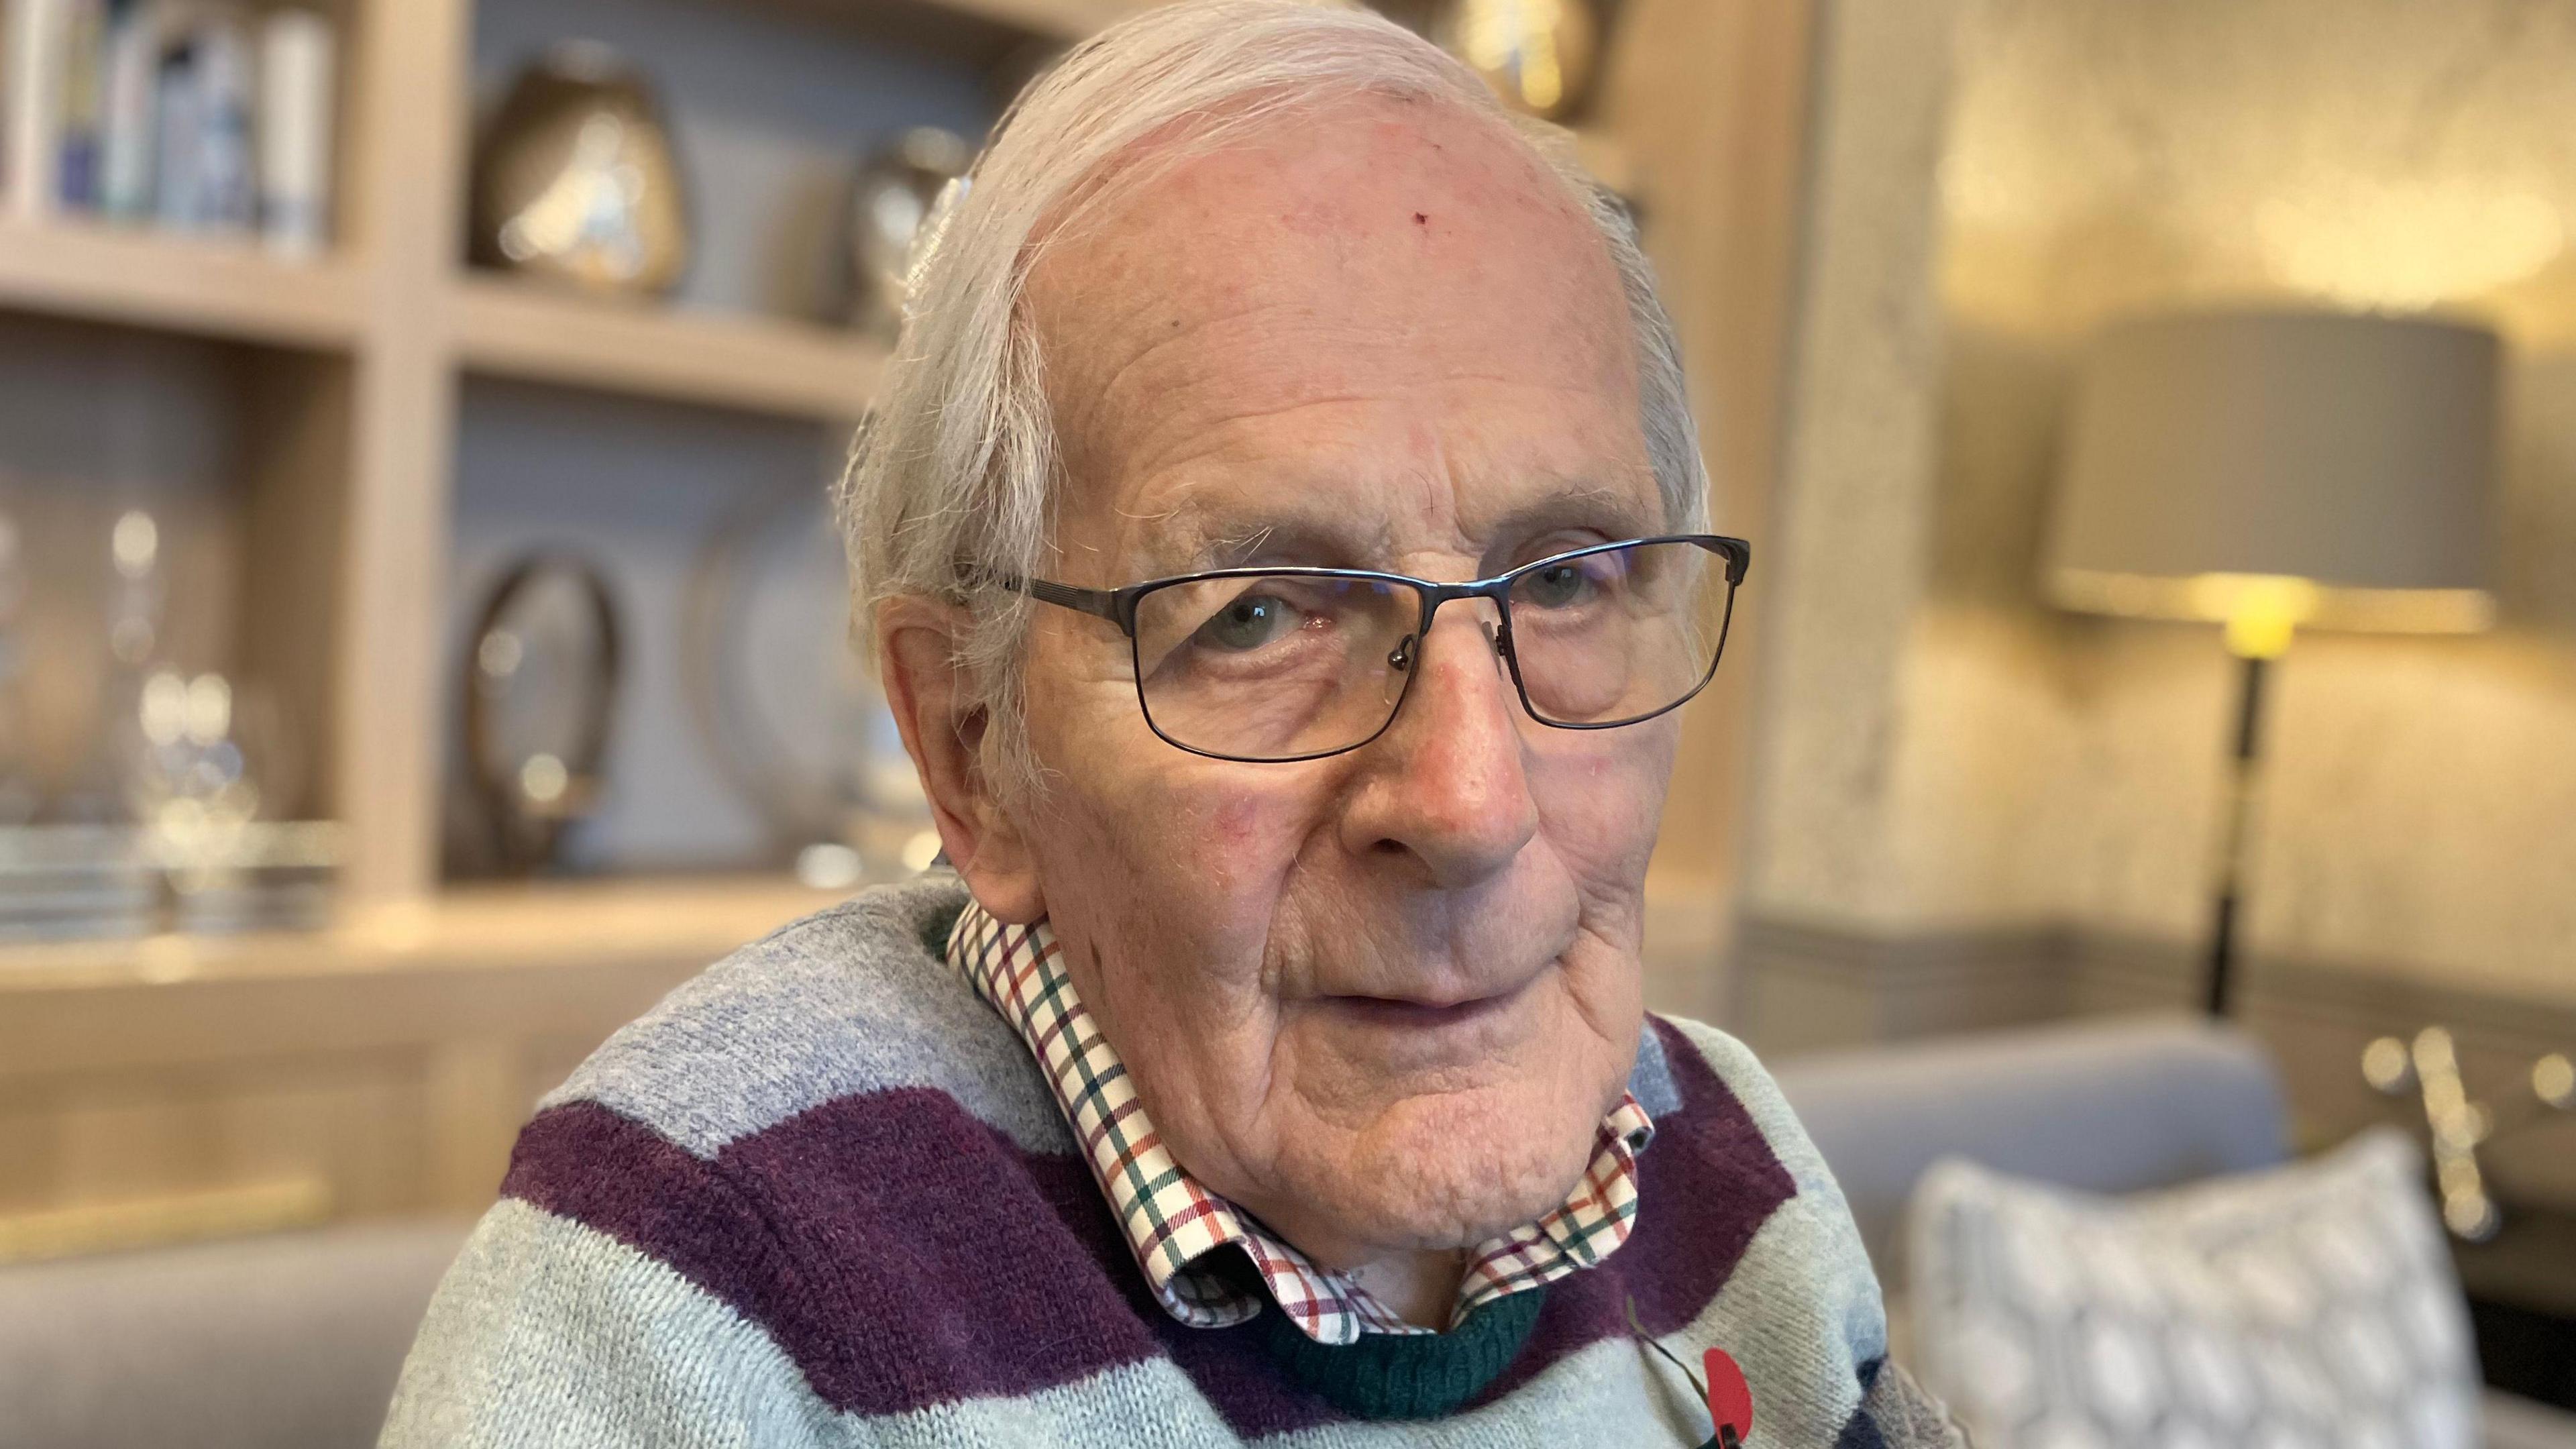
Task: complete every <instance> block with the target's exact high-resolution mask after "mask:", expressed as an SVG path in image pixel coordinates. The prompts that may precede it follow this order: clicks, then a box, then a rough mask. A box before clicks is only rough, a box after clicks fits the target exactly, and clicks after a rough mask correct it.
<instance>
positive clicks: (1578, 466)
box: [1022, 100, 1677, 1266]
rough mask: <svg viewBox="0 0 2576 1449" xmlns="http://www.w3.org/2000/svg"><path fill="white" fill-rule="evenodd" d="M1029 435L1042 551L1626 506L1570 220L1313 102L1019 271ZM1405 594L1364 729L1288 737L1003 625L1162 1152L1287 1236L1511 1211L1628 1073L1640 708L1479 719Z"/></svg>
mask: <svg viewBox="0 0 2576 1449" xmlns="http://www.w3.org/2000/svg"><path fill="white" fill-rule="evenodd" d="M1029 300H1030V305H1031V308H1032V312H1033V316H1034V320H1035V322H1036V324H1037V326H1038V328H1039V336H1040V338H1041V341H1042V345H1043V349H1044V354H1045V356H1046V358H1047V359H1048V368H1049V374H1048V387H1049V392H1050V394H1051V399H1052V402H1053V405H1054V408H1055V416H1056V419H1057V425H1058V428H1059V431H1060V434H1061V437H1062V440H1063V446H1064V450H1065V456H1064V463H1065V468H1066V474H1067V485H1066V492H1065V494H1064V497H1063V500H1062V505H1061V511H1060V514H1059V518H1058V524H1057V533H1056V542H1057V556H1056V558H1055V559H1054V560H1053V561H1052V562H1051V564H1050V576H1052V577H1054V578H1056V579H1058V580H1060V581H1063V582H1068V583H1074V584H1080V585H1086V586H1091V587H1097V588H1110V587H1115V586H1118V585H1122V584H1127V583H1132V582H1136V581H1138V580H1142V579H1148V578H1156V577H1162V576H1166V575H1170V574H1174V573H1181V572H1186V571H1189V570H1192V569H1198V568H1209V567H1219V566H1231V565H1238V564H1260V563H1278V564H1287V565H1320V566H1335V567H1346V568H1370V569H1383V570H1389V571H1394V572H1400V573H1406V574H1411V575H1415V576H1417V577H1422V578H1428V579H1436V580H1459V579H1470V578H1481V577H1489V576H1491V575H1493V574H1496V573H1499V572H1502V571H1503V570H1505V569H1507V568H1510V567H1512V566H1514V565H1517V564H1521V563H1526V562H1529V561H1531V560H1533V559H1536V558H1540V557H1543V556H1545V555H1547V554H1551V553H1556V552H1560V551H1563V550H1565V549H1569V548H1576V547H1581V546H1582V545H1585V544H1589V543H1597V542H1603V541H1608V540H1613V539H1619V538H1626V537H1634V536H1637V535H1640V534H1649V533H1655V532H1660V531H1662V529H1663V525H1664V522H1665V519H1664V514H1663V508H1662V504H1661V501H1660V497H1659V495H1658V493H1657V490H1656V486H1655V480H1654V477H1653V474H1652V471H1651V469H1650V467H1649V464H1648V461H1647V457H1646V453H1645V443H1644V438H1643V436H1642V433H1641V430H1640V427H1639V422H1638V398H1637V383H1636V376H1635V370H1636V369H1635V348H1634V345H1633V342H1632V339H1631V335H1630V332H1629V327H1628V320H1627V314H1626V311H1625V308H1624V305H1623V303H1622V300H1621V293H1620V290H1619V283H1618V278H1617V274H1616V271H1615V270H1614V268H1613V266H1612V263H1611V261H1610V258H1609V256H1608V253H1607V251H1606V249H1605V248H1604V246H1603V244H1602V242H1601V241H1600V239H1599V238H1598V236H1597V235H1596V234H1595V233H1594V231H1593V230H1592V228H1591V227H1590V225H1589V224H1588V222H1587V221H1586V220H1585V218H1584V217H1583V215H1582V213H1581V212H1580V210H1579V209H1578V208H1577V205H1576V203H1575V202H1574V201H1573V200H1572V199H1571V198H1569V197H1567V196H1565V195H1564V194H1563V191H1562V189H1561V188H1560V187H1559V186H1557V185H1556V184H1555V183H1553V182H1552V181H1551V180H1550V179H1549V178H1548V177H1547V176H1546V175H1545V174H1544V173H1543V172H1542V171H1541V169H1540V168H1539V167H1538V165H1537V164H1536V163H1535V162H1533V161H1531V160H1529V159H1527V158H1526V157H1525V156H1524V155H1523V154H1522V153H1521V152H1520V151H1519V150H1518V149H1516V148H1515V146H1514V145H1513V144H1512V143H1511V142H1510V140H1509V138H1508V137H1506V136H1505V135H1503V134H1502V133H1501V132H1499V130H1497V129H1494V128H1492V127H1490V126H1489V125H1488V124H1487V123H1485V122H1481V121H1478V120H1474V119H1471V118H1468V117H1465V116H1463V115H1462V114H1460V113H1457V112H1454V111H1451V110H1449V109H1447V108H1445V107H1440V106H1435V105H1428V104H1414V103H1406V102H1401V101H1395V100H1373V101H1363V102H1354V103H1351V104H1348V105H1343V106H1339V107H1337V108H1335V109H1334V110H1332V111H1331V112H1329V113H1325V114H1319V115H1316V116H1313V117H1309V118H1305V119H1300V120H1298V121H1295V122H1290V123H1284V124H1281V125H1278V126H1275V127H1271V128H1268V129H1266V130H1265V131H1263V132H1262V133H1261V134H1259V135H1257V136H1255V137H1254V138H1253V139H1251V140H1249V141H1242V142H1237V143H1235V144H1232V145H1230V146H1228V147H1226V148H1225V149H1223V150H1221V151H1220V152H1218V153H1217V154H1215V155H1213V156H1210V157H1206V158H1203V159H1199V160H1196V161H1192V162H1189V163H1187V164H1185V165H1183V166H1181V167H1180V168H1178V169H1177V170H1175V171H1173V172H1171V173H1169V174H1168V175H1165V176H1163V177H1161V178H1159V179H1157V180H1155V181H1154V182H1152V183H1151V184H1150V185H1148V186H1147V187H1145V188H1144V189H1142V190H1141V191H1138V192H1136V193H1135V194H1133V195H1130V196H1127V197H1125V198H1122V199H1120V200H1119V201H1117V202H1116V203H1114V204H1113V205H1111V206H1109V207H1108V208H1107V209H1106V212H1105V214H1102V215H1098V216H1096V217H1093V218H1090V219H1086V220H1085V221H1084V222H1083V223H1082V224H1081V225H1080V226H1079V227H1077V228H1075V229H1074V230H1073V231H1072V232H1070V233H1068V234H1066V235H1064V236H1061V237H1060V238H1059V239H1058V240H1057V241H1056V243H1055V244H1054V245H1053V247H1052V248H1051V250H1050V251H1049V252H1048V253H1047V255H1046V256H1045V258H1044V259H1043V261H1042V262H1041V263H1040V265H1039V266H1038V268H1037V269H1036V271H1035V273H1034V275H1033V276H1032V279H1031V287H1030V293H1029ZM1492 618H1493V614H1492V608H1491V605H1489V604H1486V603H1484V602H1482V601H1468V602H1466V603H1463V604H1452V605H1450V606H1448V607H1447V608H1445V609H1443V610H1442V611H1441V614H1440V616H1439V620H1438V623H1437V625H1436V627H1434V628H1433V630H1432V631H1431V632H1430V634H1429V635H1428V636H1427V638H1426V640H1425V642H1424V644H1423V646H1422V648H1421V651H1420V655H1419V658H1418V661H1417V662H1416V663H1415V664H1414V666H1413V667H1414V669H1415V670H1416V671H1417V673H1416V677H1415V678H1414V680H1413V682H1412V684H1411V688H1410V693H1409V694H1408V695H1407V696H1406V698H1405V700H1404V704H1403V708H1402V710H1401V712H1400V713H1399V714H1398V715H1397V717H1396V719H1395V722H1394V724H1393V725H1392V727H1391V728H1389V729H1388V730H1387V732H1386V733H1385V734H1384V735H1382V736H1380V737H1379V738H1378V739H1377V740H1375V741H1374V742H1372V743H1370V744H1368V745H1366V746H1365V747H1363V748H1360V749H1358V750H1355V751H1352V752H1350V753H1347V754H1343V755H1338V756H1334V757H1332V758H1328V759H1322V760H1314V761H1308V762H1304V763H1298V764H1241V763H1231V762H1226V761H1220V760H1213V759H1206V758H1201V757H1199V756H1196V755H1192V754H1189V753H1186V752H1184V751H1182V750H1179V749H1176V748H1174V747H1173V746H1171V745H1169V744H1166V743H1164V742H1163V741H1161V740H1159V739H1157V738H1156V737H1155V736H1154V735H1153V734H1152V733H1151V732H1150V731H1149V730H1148V728H1147V725H1146V722H1145V720H1144V718H1143V716H1142V714H1141V712H1140V711H1139V709H1138V706H1137V694H1136V684H1135V679H1134V670H1133V665H1132V662H1131V656H1130V653H1129V650H1128V647H1127V644H1126V641H1125V640H1124V639H1123V638H1122V637H1121V636H1120V635H1119V633H1118V631H1117V630H1116V629H1115V628H1114V627H1112V626H1110V625H1108V624H1105V623H1103V622H1102V621H1100V620H1098V619H1094V618H1091V617H1088V616H1085V615H1081V614H1077V613H1074V612H1071V611H1068V610H1062V609H1041V610H1039V611H1037V618H1036V624H1035V632H1034V635H1033V637H1032V639H1031V643H1030V648H1029V652H1028V656H1027V663H1026V671H1027V672H1026V689H1027V703H1028V712H1029V738H1030V743H1031V745H1032V747H1033V749H1034V751H1035V753H1036V755H1037V758H1038V760H1039V762H1040V763H1041V765H1042V766H1043V767H1044V769H1045V771H1046V772H1047V776H1048V788H1047V790H1046V792H1045V795H1044V798H1043V800H1042V801H1040V802H1038V803H1035V804H1033V805H1031V806H1029V807H1027V808H1028V816H1027V818H1026V820H1025V821H1023V822H1022V831H1023V834H1024V835H1025V837H1026V840H1027V845H1028V849H1029V851H1030V853H1031V860H1032V863H1033V868H1034V873H1035V877H1036V882H1037V888H1038V893H1039V895H1040V896H1041V897H1042V904H1043V909H1044V910H1045V912H1046V913H1047V915H1048V916H1049V917H1050V918H1051V919H1052V921H1053V923H1054V926H1055V929H1056V932H1057V934H1058V936H1059V938H1060V939H1061V941H1062V942H1063V945H1064V950H1065V955H1066V963H1067V966H1068V968H1069V970H1070V971H1071V972H1072V975H1073V978H1074V984H1075V986H1076V988H1077V989H1078V990H1079V991H1080V992H1081V994H1082V998H1083V1000H1084V1002H1085V1003H1086V1004H1087V1005H1088V1006H1089V1008H1090V1009H1091V1011H1092V1012H1093V1014H1094V1015H1095V1016H1097V1018H1098V1019H1099V1022H1100V1026H1101V1029H1102V1030H1103V1031H1104V1032H1105V1033H1107V1035H1108V1038H1109V1041H1110V1043H1111V1045H1113V1046H1114V1047H1116V1048H1117V1050H1118V1052H1119V1054H1120V1055H1121V1056H1122V1057H1123V1058H1124V1059H1125V1061H1126V1063H1127V1065H1128V1068H1129V1070H1130V1072H1131V1073H1132V1075H1133V1076H1134V1079H1135V1082H1136V1086H1137V1090H1138V1092H1139V1093H1140V1094H1141V1096H1142V1098H1143V1103H1144V1106H1145V1110H1146V1111H1147V1112H1148V1113H1149V1114H1150V1115H1151V1116H1152V1118H1153V1121H1154V1123H1155V1125H1156V1127H1157V1128H1158V1129H1159V1130H1160V1131H1161V1133H1162V1135H1163V1137H1164V1139H1165V1141H1166V1142H1167V1144H1168V1145H1169V1146H1170V1147H1171V1148H1172V1150H1173V1152H1174V1154H1175V1155H1176V1156H1177V1158H1178V1159H1179V1160H1180V1162H1181V1163H1182V1164H1183V1165H1184V1166H1185V1167H1187V1168H1188V1169H1189V1170H1190V1171H1191V1172H1192V1173H1194V1174H1196V1175H1197V1176H1198V1177H1199V1178H1200V1179H1201V1180H1202V1181H1204V1182H1205V1183H1206V1184H1207V1185H1208V1186H1209V1187H1211V1188H1212V1189H1214V1190H1216V1191H1217V1192H1220V1193H1222V1194H1224V1195H1225V1196H1226V1197H1228V1198H1230V1199H1232V1200H1234V1201H1235V1202H1237V1203H1239V1204H1241V1205H1243V1206H1244V1207H1246V1208H1248V1209H1250V1210H1251V1211H1253V1212H1254V1213H1255V1214H1257V1215H1258V1216H1260V1217H1261V1218H1262V1219H1264V1220H1265V1221H1267V1222H1268V1223H1269V1224H1270V1225H1271V1226H1272V1227H1274V1228H1276V1229H1277V1230H1279V1231H1280V1232H1281V1233H1282V1234H1284V1235H1285V1236H1286V1237H1288V1238H1289V1240H1290V1241H1292V1242H1294V1243H1296V1244H1297V1245H1298V1246H1300V1247H1301V1248H1303V1249H1305V1250H1306V1251H1307V1252H1309V1253H1310V1254H1313V1255H1315V1256H1317V1257H1318V1258H1319V1259H1321V1260H1322V1261H1324V1262H1326V1263H1327V1264H1330V1265H1334V1266H1349V1265H1355V1264H1357V1263H1359V1262H1363V1261H1367V1260H1370V1259H1373V1258H1375V1257H1377V1256H1379V1255H1382V1254H1385V1253H1389V1252H1394V1251H1403V1250H1421V1249H1436V1248H1448V1247H1462V1246H1466V1245H1468V1244H1471V1243H1473V1242H1475V1241H1478V1240H1480V1239H1482V1238H1484V1237H1487V1236H1490V1235H1492V1234H1494V1233H1497V1232H1500V1231H1503V1230H1506V1229H1508V1228H1510V1227H1512V1226H1515V1225H1517V1224H1520V1223H1523V1222H1526V1221H1528V1220H1530V1219H1532V1218H1535V1217H1537V1216H1539V1215H1540V1214H1542V1213H1544V1212H1546V1211H1547V1210H1549V1209H1550V1208H1553V1207H1554V1206H1556V1204H1557V1203H1558V1202H1559V1201H1560V1200H1561V1199H1562V1197H1563V1195H1564V1194H1565V1192H1566V1191H1567V1190H1568V1189H1569V1187H1570V1186H1571V1185H1572V1183H1573V1181H1574V1180H1575V1178H1576V1177H1577V1175H1578V1174H1579V1173H1580V1172H1581V1171H1582V1169H1583V1167H1584V1165H1585V1163H1586V1162H1587V1160H1588V1158H1589V1156H1590V1152H1591V1149H1592V1145H1593V1136H1594V1131H1595V1128H1596V1127H1597V1126H1598V1124H1599V1121H1600V1119H1601V1116H1602V1114H1603V1112H1604V1111H1606V1110H1607V1109H1608V1107H1609V1106H1610V1105H1611V1104H1612V1103H1613V1102H1614V1101H1615V1100H1616V1099H1617V1096H1618V1093H1619V1090H1620V1087H1621V1085H1622V1084H1623V1082H1624V1080H1625V1078H1626V1075H1627V1073H1628V1071H1629V1069H1630V1067H1631V1065H1632V1063H1633V1059H1634V1056H1635V1052H1636V1046H1637V1034H1638V1029H1639V1026H1640V1023H1641V1017H1642V1005H1641V1001H1640V985H1639V981H1640V972H1639V966H1638V950H1639V930H1640V925H1641V916H1642V905H1641V895H1642V883H1643V880H1644V876H1645V869H1646V858H1647V854H1648V851H1649V849H1650V847H1651V845H1652V843H1653V840H1654V835H1655V825H1656V821H1657V817H1658V815H1659V814H1660V811H1661V808H1662V801H1663V794H1664V786H1665V781H1666V777H1667V776H1668V774H1669V772H1670V769H1671V765H1672V758H1673V750H1674V743H1675V739H1676V736H1677V726H1676V724H1675V722H1674V720H1673V719H1672V717H1669V716H1667V717H1665V718H1663V719H1658V720H1654V721H1650V722H1648V723H1645V724H1641V725H1635V726H1630V727H1628V728H1624V729H1616V730H1606V731H1598V732H1587V731H1573V730H1555V729H1548V728H1546V727H1543V726H1540V725H1538V724H1536V723H1535V722H1533V721H1532V720H1530V719H1529V718H1528V716H1527V715H1526V714H1525V713H1524V712H1523V710H1522V708H1521V706H1520V704H1519V701H1518V699H1517V697H1516V696H1515V694H1514V692H1513V689H1512V684H1511V680H1510V677H1509V675H1508V673H1507V672H1506V670H1505V667H1504V664H1503V662H1502V660H1501V659H1500V658H1499V657H1498V655H1497V654H1496V652H1495V649H1494V647H1493V645H1492V644H1491V643H1490V642H1489V639H1488V635H1487V633H1486V625H1487V624H1488V623H1489V622H1491V620H1492Z"/></svg>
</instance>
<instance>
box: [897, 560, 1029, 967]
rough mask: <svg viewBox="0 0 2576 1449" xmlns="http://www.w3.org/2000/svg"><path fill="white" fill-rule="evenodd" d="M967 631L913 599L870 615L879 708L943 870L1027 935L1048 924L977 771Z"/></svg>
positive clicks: (1023, 858) (960, 621)
mask: <svg viewBox="0 0 2576 1449" xmlns="http://www.w3.org/2000/svg"><path fill="white" fill-rule="evenodd" d="M969 622H970V621H969V618H968V615H967V612H966V611H965V610H964V609H961V608H959V607H957V606H956V605H954V604H944V603H941V602H939V601H938V600H936V599H927V598H921V597H917V596H905V597H901V598H894V599H888V600H886V601H885V603H883V604H882V605H880V606H878V609H877V658H878V660H879V661H880V667H881V668H882V670H883V671H884V675H885V693H886V703H887V705H888V706H890V707H891V708H892V709H893V711H894V721H895V726H896V728H898V729H900V730H902V731H903V747H904V749H905V750H906V751H908V752H909V753H910V754H911V755H912V764H913V768H914V769H916V770H918V771H920V772H921V788H922V790H923V792H924V793H926V794H927V795H928V796H929V797H930V814H931V820H932V823H933V824H935V825H936V826H938V828H939V842H940V844H941V845H942V846H944V847H946V849H947V851H948V863H949V864H950V865H953V866H955V867H956V868H957V873H958V874H959V875H961V876H963V877H965V879H966V887H967V889H969V890H971V891H973V892H974V893H975V899H976V900H977V901H978V902H979V903H981V904H982V905H983V907H984V909H986V910H988V911H991V912H992V913H993V914H994V915H995V916H996V917H998V918H999V919H1001V920H1004V921H1007V922H1010V923H1011V924H1013V925H1026V924H1028V923H1029V922H1032V921H1035V920H1036V919H1038V918H1039V917H1040V916H1043V915H1045V914H1046V895H1045V893H1044V892H1043V891H1041V890H1040V889H1039V888H1038V881H1037V866H1036V861H1035V860H1034V858H1033V857H1032V856H1031V854H1030V852H1029V848H1028V839H1027V836H1026V835H1025V834H1024V833H1023V832H1022V830H1021V827H1020V823H1019V822H1018V821H1017V820H1015V819H1014V818H1012V816H1011V814H1010V813H1009V812H1008V811H1006V810H1004V809H1003V808H1002V802H1001V798H1000V796H999V795H998V793H997V792H996V791H995V790H994V788H993V782H992V778H991V776H990V775H988V774H987V773H986V771H985V769H984V751H983V746H984V734H985V729H986V726H987V725H988V723H989V721H988V720H987V719H986V717H985V713H984V711H983V709H982V708H981V707H978V706H973V705H970V704H968V702H967V701H968V699H969V697H970V692H969V690H968V689H967V687H966V684H967V680H966V673H965V669H964V666H963V665H962V664H961V663H960V662H959V661H960V660H961V658H962V657H963V655H964V650H963V648H962V645H963V644H964V641H965V637H966V630H967V626H968V623H969Z"/></svg>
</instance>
